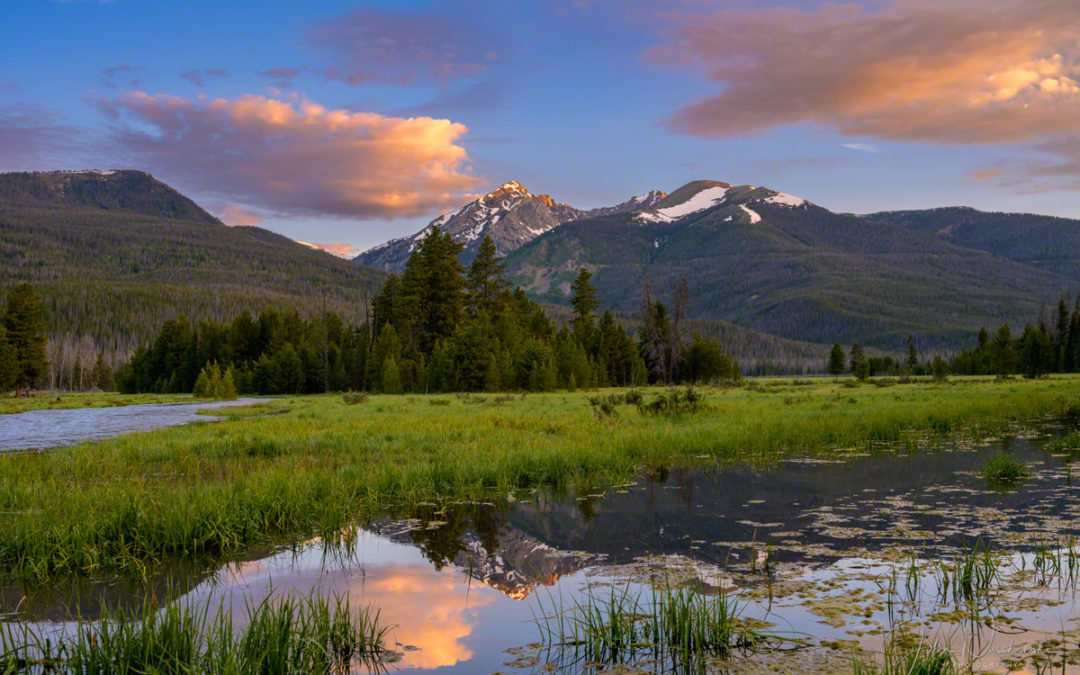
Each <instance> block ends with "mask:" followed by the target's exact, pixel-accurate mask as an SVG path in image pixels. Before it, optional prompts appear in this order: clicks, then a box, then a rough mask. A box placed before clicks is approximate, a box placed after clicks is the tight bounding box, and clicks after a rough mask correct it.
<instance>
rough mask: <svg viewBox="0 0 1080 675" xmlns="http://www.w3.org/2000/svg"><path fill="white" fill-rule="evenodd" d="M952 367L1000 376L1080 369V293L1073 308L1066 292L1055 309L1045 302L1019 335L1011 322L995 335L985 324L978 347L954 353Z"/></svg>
mask: <svg viewBox="0 0 1080 675" xmlns="http://www.w3.org/2000/svg"><path fill="white" fill-rule="evenodd" d="M951 368H952V372H954V373H957V374H964V375H996V376H997V377H999V378H1006V377H1010V376H1012V375H1024V376H1025V377H1030V378H1038V377H1042V376H1044V375H1047V374H1049V373H1076V372H1080V295H1077V298H1076V302H1075V303H1074V305H1073V308H1072V310H1071V311H1070V309H1069V304H1068V302H1067V300H1066V299H1065V297H1064V296H1062V297H1061V298H1060V299H1059V300H1058V303H1057V307H1056V308H1055V310H1054V311H1053V313H1051V312H1050V311H1048V310H1047V309H1046V307H1045V306H1044V307H1043V308H1042V310H1041V311H1040V312H1039V317H1038V318H1037V319H1036V320H1035V321H1034V322H1032V323H1028V324H1026V325H1025V326H1024V330H1023V331H1022V332H1021V333H1020V335H1019V336H1018V337H1017V336H1014V335H1013V332H1012V330H1011V329H1010V328H1009V326H1008V324H1002V325H1001V326H1000V327H998V329H997V331H996V332H995V333H994V336H993V338H991V337H990V334H989V332H987V330H986V329H985V328H983V329H982V330H980V331H979V336H978V341H977V343H976V345H975V347H973V348H972V349H967V350H963V351H961V352H960V353H958V354H957V355H956V356H954V357H953V359H952V363H951Z"/></svg>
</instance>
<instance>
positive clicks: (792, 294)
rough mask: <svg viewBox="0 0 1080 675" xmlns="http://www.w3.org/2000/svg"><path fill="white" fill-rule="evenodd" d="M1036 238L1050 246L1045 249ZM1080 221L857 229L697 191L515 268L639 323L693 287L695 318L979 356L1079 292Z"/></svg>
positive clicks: (539, 245) (545, 247) (957, 218)
mask: <svg viewBox="0 0 1080 675" xmlns="http://www.w3.org/2000/svg"><path fill="white" fill-rule="evenodd" d="M1027 233H1037V234H1038V240H1037V244H1036V243H1033V242H1032V241H1031V240H1030V237H1028V236H1027ZM1078 244H1080V222H1077V221H1069V220H1066V219H1058V218H1049V217H1044V216H1035V215H1030V214H981V215H980V214H979V212H973V211H972V210H969V209H936V210H932V211H926V212H893V213H887V214H871V215H868V216H856V215H852V214H842V213H834V212H832V211H829V210H828V209H825V208H822V207H821V206H818V205H816V204H813V203H812V202H809V201H807V200H804V199H802V198H799V197H795V196H792V195H789V194H786V193H783V192H779V191H777V190H773V189H770V188H765V187H760V186H753V185H733V184H731V183H724V182H720V181H704V180H702V181H694V182H691V183H688V184H686V185H684V186H682V187H680V188H679V189H677V190H675V191H673V192H672V193H671V194H670V195H668V196H667V197H665V198H664V199H662V200H660V201H657V202H655V203H654V204H653V205H652V206H650V207H648V208H645V209H641V210H637V211H634V212H629V213H627V212H624V213H615V214H610V215H601V216H594V217H588V218H580V219H576V220H574V221H569V222H566V223H563V224H562V225H560V226H559V227H558V228H555V229H553V230H551V231H549V232H546V233H544V234H543V235H541V236H538V237H536V238H535V239H533V240H531V241H529V242H527V243H526V244H524V245H523V246H521V247H520V248H518V249H517V250H515V251H512V252H511V253H509V254H508V255H507V261H506V262H507V270H508V274H509V276H510V278H511V280H512V281H514V282H515V283H517V284H519V285H521V286H522V287H523V288H524V289H525V290H526V292H528V293H529V294H530V295H531V296H532V297H534V298H536V299H538V300H540V301H543V302H550V303H556V304H565V303H567V302H568V299H569V296H570V284H571V282H572V280H573V278H574V276H575V275H576V274H577V272H578V270H579V269H580V268H582V267H584V268H587V269H588V270H589V271H590V272H592V275H593V276H592V280H593V283H594V284H595V285H596V287H597V289H598V292H599V297H600V301H601V303H602V304H604V306H608V307H611V308H613V309H614V310H616V311H623V312H636V311H638V309H639V305H640V302H641V297H642V287H643V285H644V284H645V283H646V281H648V283H649V284H650V285H651V286H652V289H653V297H655V298H661V299H664V300H667V299H669V298H670V297H671V293H672V292H673V291H674V289H675V287H676V286H677V285H678V283H679V281H680V280H681V279H683V278H685V279H687V280H688V281H689V284H690V291H691V297H692V304H691V310H690V316H691V317H693V318H697V319H711V320H721V321H727V322H730V323H734V324H737V325H740V326H744V327H747V328H750V329H753V330H757V331H762V332H765V333H770V334H774V335H779V336H781V337H786V338H796V339H801V340H808V341H811V342H817V343H831V342H834V341H837V342H841V343H845V344H850V343H852V342H855V341H861V342H864V343H865V344H870V345H872V346H875V347H880V348H883V349H899V348H902V346H903V343H904V340H905V339H906V337H907V335H909V334H914V335H916V336H917V337H919V338H920V339H921V340H922V341H923V342H922V344H925V345H926V346H927V347H930V346H933V347H941V348H952V347H955V346H960V345H965V344H969V343H970V342H971V340H972V339H973V336H974V335H975V333H976V332H978V330H979V328H981V327H984V326H988V327H994V326H998V325H1000V324H1001V323H1004V322H1008V323H1010V325H1012V326H1015V327H1017V328H1019V327H1022V326H1023V325H1024V323H1025V322H1027V321H1030V320H1031V318H1032V317H1033V316H1035V315H1036V314H1037V313H1038V311H1039V306H1040V304H1041V303H1043V302H1046V301H1048V300H1053V299H1054V298H1056V297H1058V295H1059V294H1061V293H1066V292H1075V290H1076V288H1077V286H1078V285H1080V265H1078V264H1077V256H1075V255H1074V253H1073V252H1074V251H1076V250H1077V245H1078Z"/></svg>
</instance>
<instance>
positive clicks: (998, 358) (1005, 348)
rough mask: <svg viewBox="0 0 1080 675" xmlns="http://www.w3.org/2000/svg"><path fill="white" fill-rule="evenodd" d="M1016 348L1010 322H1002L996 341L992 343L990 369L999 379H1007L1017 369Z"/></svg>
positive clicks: (995, 337)
mask: <svg viewBox="0 0 1080 675" xmlns="http://www.w3.org/2000/svg"><path fill="white" fill-rule="evenodd" d="M1016 362H1017V356H1016V349H1015V348H1014V347H1013V342H1012V333H1010V332H1009V325H1008V324H1004V323H1003V324H1001V327H1000V328H998V332H997V335H995V336H994V341H993V342H991V343H990V370H991V371H992V372H993V373H994V375H996V376H997V378H998V379H999V380H1004V379H1007V378H1008V377H1009V376H1010V375H1012V374H1013V372H1014V371H1015V370H1016Z"/></svg>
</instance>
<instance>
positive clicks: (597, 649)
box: [534, 580, 795, 672]
mask: <svg viewBox="0 0 1080 675" xmlns="http://www.w3.org/2000/svg"><path fill="white" fill-rule="evenodd" d="M537 602H538V605H539V615H536V616H534V622H535V623H536V626H537V629H538V631H539V634H540V642H541V644H543V645H545V647H546V648H547V650H548V652H549V657H550V658H551V660H552V661H553V662H554V663H559V664H562V665H564V666H565V665H569V664H573V663H581V662H595V663H604V664H623V665H633V664H635V663H638V662H641V661H643V660H649V661H650V662H654V663H655V662H659V663H661V664H665V665H666V666H667V667H669V668H671V669H673V670H676V671H679V672H704V671H705V669H706V667H707V665H708V664H709V663H710V662H711V661H728V660H730V659H732V658H734V657H735V656H738V655H746V654H751V653H754V652H756V651H758V650H763V649H777V648H781V647H783V646H784V645H785V644H795V643H794V641H789V640H787V639H785V638H782V637H780V636H775V635H769V634H767V633H764V632H762V631H759V630H755V629H753V628H751V627H750V623H749V622H746V621H744V620H743V619H742V618H741V617H740V614H741V612H742V608H741V607H740V605H739V602H738V598H737V597H736V596H735V595H733V594H723V593H721V594H719V595H704V594H701V593H698V592H696V591H694V590H692V589H690V588H686V587H684V586H675V585H672V583H671V582H670V580H665V582H664V583H663V584H660V585H653V586H651V589H650V590H649V591H641V590H634V589H632V588H631V585H630V583H629V582H627V583H625V584H613V585H611V586H609V587H608V590H607V593H606V594H605V593H603V592H602V591H600V592H598V591H596V590H595V589H594V588H593V587H589V588H588V589H587V592H586V593H585V594H584V595H583V596H581V597H575V598H574V599H573V600H572V601H571V602H569V603H565V602H564V601H563V600H562V597H561V596H559V597H558V598H555V597H551V601H550V604H549V605H545V604H544V603H543V602H542V601H541V600H539V599H538V601H537Z"/></svg>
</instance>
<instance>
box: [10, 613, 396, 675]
mask: <svg viewBox="0 0 1080 675" xmlns="http://www.w3.org/2000/svg"><path fill="white" fill-rule="evenodd" d="M242 624H243V628H242V629H240V630H237V629H236V627H235V624H234V621H233V614H232V612H231V611H230V610H229V609H227V608H225V607H216V608H214V609H213V611H211V609H210V608H209V607H207V606H206V605H197V604H194V603H192V602H190V601H177V602H172V603H167V604H166V605H165V606H164V607H161V608H158V607H156V606H154V604H153V603H152V602H151V601H147V602H146V603H145V604H144V606H143V607H141V608H139V609H138V610H136V611H119V612H116V613H114V614H111V615H107V616H104V617H102V620H101V621H95V622H88V621H79V622H78V623H77V625H76V626H75V627H74V628H71V629H70V630H67V631H65V632H64V633H63V634H61V635H51V636H46V635H44V634H41V633H38V632H35V631H36V630H38V629H36V628H34V627H31V626H30V625H28V624H6V625H5V626H3V627H2V628H0V673H4V674H5V675H6V674H8V673H36V672H52V673H73V674H74V673H119V674H127V673H130V674H133V675H134V674H136V673H176V674H181V673H191V674H192V675H194V674H195V673H207V674H220V675H227V674H228V675H232V674H236V675H239V674H241V673H266V674H267V675H270V674H277V673H280V674H281V675H287V674H288V675H291V674H295V673H324V674H326V675H330V674H331V673H344V672H354V671H353V669H352V667H353V666H356V665H360V664H362V663H365V662H366V663H371V662H373V660H374V659H375V658H376V657H378V656H379V655H380V654H381V653H382V652H383V651H384V650H385V647H384V637H385V634H386V632H387V628H386V627H383V626H380V625H379V618H378V614H377V613H373V612H372V611H370V610H368V609H364V610H359V611H354V610H353V609H351V608H350V607H349V603H348V599H347V598H346V597H345V596H335V597H332V598H331V597H325V596H322V595H318V594H312V595H309V596H306V597H297V596H294V595H286V596H284V597H280V598H275V597H271V598H268V599H267V600H265V601H263V602H262V603H259V604H257V605H253V604H248V605H247V612H246V615H245V617H244V620H243V622H242Z"/></svg>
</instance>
